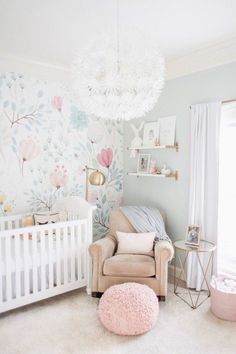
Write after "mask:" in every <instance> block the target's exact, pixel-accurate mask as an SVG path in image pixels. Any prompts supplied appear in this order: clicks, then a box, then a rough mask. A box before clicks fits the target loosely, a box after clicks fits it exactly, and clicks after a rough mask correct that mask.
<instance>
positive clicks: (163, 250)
mask: <svg viewBox="0 0 236 354" xmlns="http://www.w3.org/2000/svg"><path fill="white" fill-rule="evenodd" d="M116 231H122V232H137V231H136V230H135V229H134V228H133V226H132V225H131V224H130V222H129V221H128V219H127V218H126V217H125V216H124V214H123V213H122V212H121V210H120V209H117V210H114V211H112V212H111V215H110V229H109V233H108V235H107V236H106V237H105V238H103V239H101V240H98V241H96V242H94V243H93V244H91V245H90V247H89V252H90V255H91V257H92V296H94V297H100V296H101V295H102V294H103V292H104V291H105V290H106V289H107V288H109V287H110V286H112V285H115V284H121V283H126V282H137V283H140V284H146V285H148V286H149V287H150V288H152V289H153V290H154V291H155V293H156V294H157V296H158V297H159V299H160V300H163V301H164V300H165V297H166V295H167V278H168V262H169V261H170V260H171V259H172V258H173V254H174V250H173V246H172V245H171V244H170V243H169V242H168V241H159V242H157V244H156V245H155V248H154V252H153V255H152V256H146V255H133V254H119V255H116V254H115V252H116V248H117V241H116Z"/></svg>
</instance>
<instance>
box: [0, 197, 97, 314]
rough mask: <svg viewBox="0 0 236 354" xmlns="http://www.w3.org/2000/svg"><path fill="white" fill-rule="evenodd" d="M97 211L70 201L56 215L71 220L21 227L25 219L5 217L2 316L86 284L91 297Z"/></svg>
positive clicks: (1, 222)
mask: <svg viewBox="0 0 236 354" xmlns="http://www.w3.org/2000/svg"><path fill="white" fill-rule="evenodd" d="M94 209H95V207H93V206H90V205H89V204H88V203H87V202H86V201H85V200H83V199H81V198H79V197H68V198H64V199H63V200H60V201H58V202H57V203H56V204H55V206H54V211H62V210H63V211H66V212H67V215H68V219H69V221H65V222H58V223H55V224H46V225H38V226H30V227H22V225H23V220H24V218H25V216H26V215H15V216H5V217H1V218H0V313H2V312H5V311H8V310H11V309H13V308H17V307H19V306H23V305H26V304H30V303H32V302H35V301H39V300H42V299H46V298H48V297H51V296H54V295H58V294H62V293H64V292H67V291H70V290H74V289H77V288H80V287H84V286H86V288H87V292H88V293H90V291H91V290H90V260H89V256H88V246H89V244H90V243H91V242H92V222H93V216H92V214H93V210H94ZM27 215H28V214H27Z"/></svg>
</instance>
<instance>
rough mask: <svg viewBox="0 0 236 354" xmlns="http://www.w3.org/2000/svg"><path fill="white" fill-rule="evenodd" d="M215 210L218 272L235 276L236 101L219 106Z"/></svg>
mask: <svg viewBox="0 0 236 354" xmlns="http://www.w3.org/2000/svg"><path fill="white" fill-rule="evenodd" d="M218 213H219V214H218V215H219V217H218V271H219V273H221V274H222V273H223V274H228V275H236V103H230V104H226V105H223V106H222V117H221V129H220V156H219V210H218Z"/></svg>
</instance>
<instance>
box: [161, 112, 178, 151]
mask: <svg viewBox="0 0 236 354" xmlns="http://www.w3.org/2000/svg"><path fill="white" fill-rule="evenodd" d="M159 123H160V145H174V144H175V125H176V116H170V117H164V118H159Z"/></svg>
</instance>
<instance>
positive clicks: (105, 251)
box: [89, 237, 116, 292]
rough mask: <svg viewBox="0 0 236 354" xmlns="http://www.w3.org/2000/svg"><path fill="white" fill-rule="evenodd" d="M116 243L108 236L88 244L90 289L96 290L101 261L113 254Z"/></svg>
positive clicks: (100, 271)
mask: <svg viewBox="0 0 236 354" xmlns="http://www.w3.org/2000/svg"><path fill="white" fill-rule="evenodd" d="M115 248H116V243H115V241H114V240H113V239H111V238H110V237H105V238H102V239H101V240H98V241H96V242H94V243H92V244H91V245H90V246H89V253H90V255H91V257H92V291H93V292H96V291H98V290H97V289H98V282H99V277H100V276H101V275H102V269H103V263H104V261H105V260H106V259H107V258H110V257H112V256H113V254H114V252H115Z"/></svg>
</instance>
